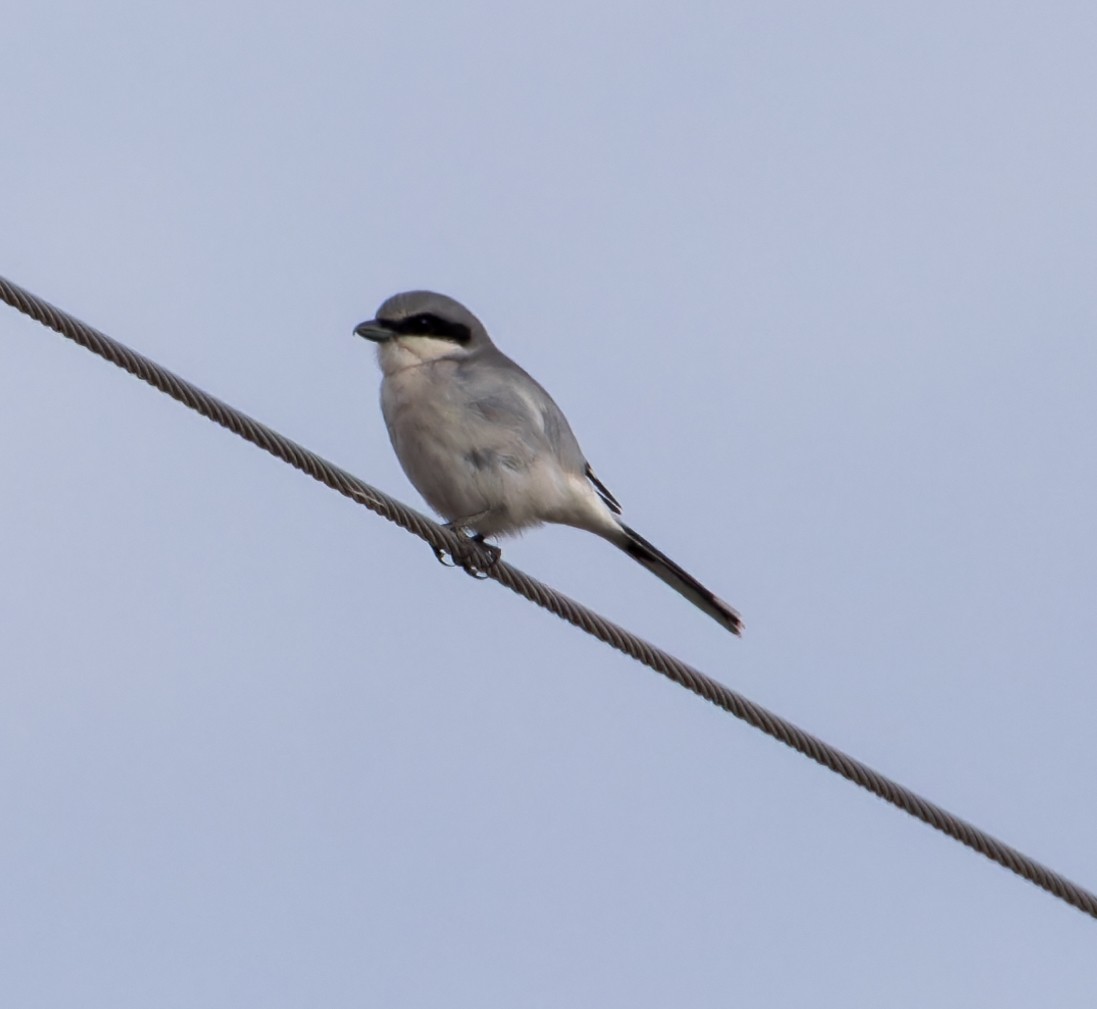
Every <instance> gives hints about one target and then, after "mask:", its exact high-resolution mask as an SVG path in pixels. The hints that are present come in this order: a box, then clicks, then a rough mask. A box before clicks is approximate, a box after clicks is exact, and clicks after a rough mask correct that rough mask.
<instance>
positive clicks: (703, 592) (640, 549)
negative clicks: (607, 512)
mask: <svg viewBox="0 0 1097 1009" xmlns="http://www.w3.org/2000/svg"><path fill="white" fill-rule="evenodd" d="M621 530H622V532H624V534H625V536H626V537H627V538H626V539H625V540H624V541H623V542H622V543H621V549H622V550H624V551H625V553H627V554H628V555H629V556H630V557H631V558H633V560H635V561H637V562H638V563H640V564H642V565H643V566H644V567H645V568H647V569H648V570H649V571H650V572H651V573H652V574H653V575H655V576H656V577H657V578H659V579H661V580H662V581H664V582H666V584H667V585H669V586H670V587H671V588H672V589H674V591H675V592H677V593H679V595H682V596H684V597H685V598H686V599H688V600H689V601H690V602H691V603H693V605H694V606H696V607H697V608H698V609H700V610H703V611H704V612H705V613H707V614H708V615H709V616H710V617H712V619H713V620H715V621H716V622H717V623H719V624H721V625H722V626H724V627H726V628H727V629H728V630H729V631H731V633H732V634H742V632H743V626H744V624H743V621H742V618H741V617H740V616H739V614H738V613H736V612H735V610H734V609H732V608H731V607H730V606H729V605H728V604H727V603H725V602H724V600H723V599H721V598H720V597H719V596H717V595H716V594H715V593H713V592H712V591H710V590H709V589H706V588H705V586H704V585H702V584H701V583H700V582H699V581H698V580H697V579H696V578H694V577H693V575H691V574H690V573H689V572H688V571H686V570H684V569H683V568H681V567H679V566H678V565H677V564H675V563H674V561H672V560H671V559H670V558H669V557H668V556H667V555H666V554H665V553H663V552H662V551H661V550H660V549H659V548H658V547H656V546H654V545H652V544H651V543H649V542H648V541H647V540H646V539H644V537H643V536H641V535H640V534H639V533H638V532H636V530H635V529H630V528H629V527H628V526H626V525H624V524H622V525H621Z"/></svg>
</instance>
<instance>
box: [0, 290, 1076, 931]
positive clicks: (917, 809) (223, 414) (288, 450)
mask: <svg viewBox="0 0 1097 1009" xmlns="http://www.w3.org/2000/svg"><path fill="white" fill-rule="evenodd" d="M0 298H2V299H3V300H4V301H5V302H7V303H8V304H9V305H11V306H12V307H13V308H16V309H18V310H19V311H20V312H22V313H24V314H25V315H28V316H30V317H31V318H32V319H35V320H36V321H38V322H40V323H42V324H43V325H45V326H48V327H49V328H50V329H53V330H55V331H56V332H58V333H60V334H61V335H62V336H65V337H67V338H68V339H70V340H73V341H75V342H76V343H78V344H80V346H81V347H85V348H86V349H88V350H90V351H91V352H92V353H94V354H98V355H99V356H100V357H102V358H105V359H106V360H108V361H110V362H111V363H112V364H116V365H117V366H118V367H119V368H123V369H124V370H126V371H128V372H129V373H130V374H131V375H135V376H136V377H137V378H139V379H141V380H142V381H144V382H147V383H148V384H149V385H151V386H153V387H154V388H156V389H159V390H160V391H161V392H164V393H167V394H168V395H169V396H171V397H172V398H173V399H176V400H178V401H179V402H180V403H183V404H184V405H185V406H188V407H190V408H191V409H192V410H195V411H197V412H198V413H200V414H201V415H202V416H203V417H208V418H209V419H210V420H212V421H214V422H215V423H217V424H220V425H221V426H222V427H224V428H227V429H228V430H229V431H232V432H233V433H234V434H238V435H239V436H240V437H241V438H244V439H246V440H247V441H249V442H251V443H252V444H253V445H257V446H259V448H261V449H264V450H265V451H267V452H269V453H270V454H271V455H273V456H276V457H277V458H279V459H281V460H283V461H284V462H287V463H289V464H290V465H291V466H293V467H294V468H296V469H299V470H301V472H303V473H307V474H308V475H309V476H311V477H312V478H313V479H315V480H318V481H320V483H322V484H325V485H326V486H328V487H330V488H332V489H333V490H336V491H338V492H339V493H340V494H342V495H344V496H345V497H348V498H350V499H351V500H353V501H357V502H358V503H359V504H363V505H365V506H366V507H367V508H369V509H370V510H371V511H373V512H375V513H376V514H378V515H380V516H381V517H382V518H386V519H388V520H389V521H390V522H395V523H396V524H397V525H399V526H401V527H402V528H404V529H406V530H407V531H408V532H410V533H413V534H414V535H416V536H418V537H419V538H420V539H423V540H425V541H426V542H427V543H429V544H430V545H431V547H433V548H434V549H435V550H441V551H444V552H446V553H449V554H450V556H451V557H453V558H454V559H455V560H457V561H458V562H459V563H460V564H462V566H464V567H465V569H466V570H467V571H469V572H470V573H475V572H479V573H483V574H486V575H487V576H488V577H490V578H493V579H494V580H495V581H497V582H499V583H500V584H501V585H504V586H506V587H507V588H508V589H510V590H511V591H513V592H516V593H517V594H518V595H520V596H523V597H524V598H526V599H528V600H530V602H533V603H536V604H537V605H538V606H541V607H542V608H544V609H546V610H548V611H549V612H551V613H555V614H556V615H557V616H558V617H561V618H562V619H564V620H566V621H567V622H568V623H570V624H573V625H574V626H575V627H578V628H580V629H581V630H583V631H586V633H588V634H590V635H592V636H593V637H595V638H597V639H598V640H599V641H602V642H604V643H605V644H607V645H609V646H611V647H612V648H615V649H617V650H618V651H620V652H623V653H624V654H625V655H628V656H630V657H631V658H633V659H636V660H637V661H638V662H641V663H643V664H644V665H646V666H648V667H649V668H650V669H653V670H655V672H657V673H661V674H662V675H663V676H666V677H667V678H668V679H671V680H673V681H674V682H675V683H677V684H679V686H682V687H685V688H686V689H687V690H691V691H693V693H695V694H697V695H699V696H700V697H703V698H704V699H705V700H706V701H710V702H711V703H712V704H715V705H716V706H717V707H719V708H722V709H723V710H724V711H727V712H729V713H730V714H732V715H734V716H735V717H736V718H740V719H742V720H743V721H744V722H746V723H747V724H749V725H752V726H754V727H755V728H756V729H760V730H761V731H762V732H764V733H766V735H769V736H772V737H773V738H774V739H777V740H779V741H780V742H782V743H784V744H785V745H786V746H789V747H791V748H792V749H794V750H796V751H797V752H799V753H802V754H804V755H805V756H807V757H810V758H811V759H812V760H814V761H815V762H816V763H818V764H822V765H823V767H826V768H828V769H829V770H831V771H833V772H835V773H836V774H840V775H841V776H842V777H843V778H846V779H847V780H849V781H852V782H853V783H854V784H856V785H859V786H860V787H861V788H864V789H866V790H868V791H869V792H872V793H873V794H874V795H877V796H879V797H880V798H881V799H884V800H885V801H887V802H890V803H891V804H892V805H894V806H897V807H898V808H899V809H901V810H903V811H904V812H906V813H909V814H910V815H911V816H913V817H916V818H917V819H919V820H921V821H922V822H923V823H927V824H929V826H931V827H933V828H934V829H935V830H939V831H941V832H942V833H944V834H947V835H948V836H949V837H952V838H955V839H956V840H957V841H959V842H960V843H961V844H965V845H967V846H968V847H969V848H972V849H973V850H975V851H977V852H979V853H980V854H982V855H985V856H986V857H987V858H989V859H991V860H992V861H994V862H997V863H998V864H999V865H1001V866H1004V867H1005V868H1006V869H1009V870H1010V871H1011V872H1014V873H1016V874H1017V875H1018V876H1020V877H1022V878H1023V879H1027V880H1028V881H1029V882H1031V883H1034V884H1035V885H1036V886H1038V887H1040V888H1041V889H1043V890H1046V891H1047V892H1048V893H1050V894H1052V895H1053V896H1055V897H1058V898H1059V899H1060V900H1063V901H1065V902H1066V903H1068V904H1070V905H1071V906H1072V907H1075V908H1077V909H1078V910H1080V911H1082V912H1083V913H1085V914H1088V915H1089V916H1090V917H1092V918H1097V895H1095V894H1094V893H1092V892H1090V891H1089V890H1086V889H1084V888H1083V887H1081V886H1079V885H1077V884H1076V883H1073V882H1071V881H1070V880H1069V879H1067V878H1065V877H1064V876H1062V875H1060V874H1059V873H1057V872H1055V871H1053V870H1052V869H1049V868H1048V867H1047V866H1044V865H1041V864H1040V863H1039V862H1037V861H1035V860H1034V859H1031V858H1029V857H1028V856H1027V855H1025V854H1024V853H1023V852H1020V851H1018V850H1017V849H1016V848H1013V847H1011V846H1009V845H1008V844H1005V843H1004V842H1002V841H999V840H998V839H997V838H995V837H993V836H991V835H990V834H988V833H986V832H985V831H983V830H980V829H979V828H978V827H975V826H973V825H972V824H970V823H968V822H967V821H966V820H963V819H961V818H960V817H958V816H954V815H953V814H952V813H950V812H948V810H946V809H942V808H941V807H940V806H938V805H936V804H935V803H932V802H930V801H929V800H928V799H924V798H922V797H921V796H920V795H918V794H917V793H915V792H912V791H911V790H910V789H908V788H905V787H904V786H903V785H900V784H898V783H897V782H895V781H892V780H891V779H890V778H888V777H887V776H885V775H883V774H881V773H880V772H878V771H875V770H873V768H871V767H869V766H868V765H867V764H863V763H862V762H861V761H859V760H855V759H854V758H853V757H850V756H849V755H848V754H845V753H843V752H842V751H841V750H838V749H835V748H834V747H833V746H831V745H829V744H828V743H825V742H823V741H822V740H821V739H818V738H817V737H815V736H813V735H811V734H810V733H808V732H805V731H804V730H803V729H801V728H799V727H798V726H796V725H794V724H792V723H791V722H788V721H786V720H785V719H783V718H781V717H780V716H779V715H776V714H774V713H773V712H771V711H768V710H767V709H766V708H763V707H761V706H760V705H757V704H755V703H754V702H753V701H750V700H748V699H747V698H746V697H744V696H743V695H741V694H739V693H738V692H736V691H734V690H732V689H731V688H730V687H726V686H725V685H724V684H722V683H719V682H717V681H716V680H713V679H711V678H710V677H708V676H706V675H705V674H704V673H701V672H699V671H698V670H696V669H694V668H693V667H692V666H689V665H687V664H686V663H684V662H682V661H680V660H679V659H676V658H675V657H674V656H672V655H670V654H669V653H667V652H664V651H663V650H662V649H660V648H656V647H655V646H654V645H651V644H649V643H648V642H646V641H644V640H643V639H642V638H639V637H637V636H636V635H635V634H632V633H631V632H629V631H626V630H625V629H624V628H622V627H619V626H618V625H617V624H614V623H612V622H611V621H609V620H606V619H605V618H604V617H602V616H600V615H599V614H597V613H595V612H594V611H592V610H589V609H587V607H585V606H583V605H581V604H580V603H577V602H575V601H574V600H573V599H570V598H568V597H567V596H565V595H563V594H561V593H559V592H557V591H556V590H555V589H553V588H551V587H550V586H547V585H545V584H543V583H542V582H539V581H537V579H535V578H531V577H530V576H529V575H527V574H525V572H523V571H520V570H519V569H517V568H514V567H511V565H509V564H507V563H505V562H504V561H502V560H498V561H495V562H494V563H493V562H492V558H491V556H490V555H489V554H488V553H487V551H485V550H483V549H482V548H480V547H479V546H478V545H476V544H475V543H473V542H471V541H470V540H468V539H467V538H466V537H464V536H460V535H458V534H456V533H454V532H453V531H451V530H449V529H446V528H444V527H442V526H440V525H438V524H437V523H436V522H433V521H431V520H430V519H428V518H427V517H426V516H425V515H421V514H420V513H419V512H417V511H415V510H413V509H411V508H408V507H407V506H406V505H404V504H402V503H401V502H399V501H397V500H395V499H394V498H391V497H389V496H388V495H387V494H384V493H383V492H381V491H379V490H377V489H376V488H374V487H371V486H370V485H369V484H366V483H363V482H362V481H361V480H359V479H358V478H357V477H354V476H352V475H351V474H350V473H347V472H346V471H345V470H343V469H340V468H339V467H338V466H335V465H333V464H332V463H330V462H328V461H327V460H326V459H323V458H321V457H320V456H318V455H316V454H315V453H314V452H311V451H309V450H308V449H306V448H304V447H303V446H301V445H298V444H297V443H296V442H294V441H291V440H290V439H289V438H286V437H284V436H283V435H281V434H279V433H278V432H277V431H274V430H272V429H271V428H269V427H267V426H266V425H265V424H261V423H260V422H259V421H257V420H254V419H253V418H251V417H248V416H247V415H245V414H243V413H241V412H240V411H239V410H236V409H234V408H233V407H231V406H229V405H228V404H227V403H224V402H222V401H221V400H219V399H217V398H216V397H214V396H211V395H209V394H208V393H206V392H203V391H202V390H201V389H199V388H198V387H197V386H195V385H192V384H191V383H190V382H187V381H186V380H185V379H182V378H180V377H179V376H178V375H175V374H174V373H172V372H171V371H168V370H167V369H166V368H162V367H161V366H160V365H158V364H156V363H155V362H153V361H151V360H149V359H148V358H147V357H144V356H143V355H141V354H138V353H137V352H136V351H134V350H131V349H130V348H128V347H126V346H124V345H123V344H121V343H118V342H117V341H116V340H113V339H111V338H110V337H109V336H107V335H106V334H104V333H101V332H100V331H99V330H97V329H94V328H93V327H91V326H88V325H86V324H85V323H83V322H80V321H79V320H78V319H75V318H74V317H73V316H71V315H69V314H68V313H66V312H63V311H61V309H59V308H56V307H54V306H53V305H51V304H49V303H48V302H46V301H43V300H42V299H41V298H38V297H37V296H35V295H33V294H31V293H30V292H29V291H27V290H25V289H23V288H21V287H19V286H18V285H16V284H14V283H12V282H11V281H10V280H7V279H6V278H4V277H0Z"/></svg>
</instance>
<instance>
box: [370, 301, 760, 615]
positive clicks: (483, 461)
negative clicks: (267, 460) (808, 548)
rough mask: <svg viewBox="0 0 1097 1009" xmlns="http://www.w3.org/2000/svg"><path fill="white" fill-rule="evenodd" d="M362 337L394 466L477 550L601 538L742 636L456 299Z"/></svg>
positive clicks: (404, 304) (402, 305) (383, 318)
mask: <svg viewBox="0 0 1097 1009" xmlns="http://www.w3.org/2000/svg"><path fill="white" fill-rule="evenodd" d="M354 332H355V334H356V335H358V336H360V337H364V338H365V339H367V340H371V341H373V342H374V343H376V344H377V358H378V363H379V365H380V368H381V374H382V379H381V412H382V414H383V416H384V419H385V426H386V427H387V428H388V433H389V439H390V440H391V442H392V447H393V450H394V451H395V453H396V458H397V459H398V460H399V462H400V465H401V467H402V468H403V470H404V473H405V474H406V475H407V477H408V479H409V480H410V481H411V483H412V485H413V486H414V487H415V489H416V490H417V491H418V492H419V493H420V494H421V495H422V496H423V499H424V500H425V501H426V502H427V504H428V505H430V507H431V508H432V509H434V511H436V512H437V513H438V514H439V515H441V516H442V517H443V518H444V519H446V522H447V525H448V526H449V527H450V528H452V529H454V530H456V531H458V532H462V533H465V534H468V535H471V536H472V537H473V538H474V539H475V540H477V541H478V542H480V543H483V542H484V540H485V539H486V538H488V537H490V538H499V537H505V536H510V535H514V534H516V533H520V532H523V531H525V530H527V529H531V528H534V527H536V526H540V525H542V524H545V523H556V524H560V525H565V526H572V527H574V528H577V529H582V530H585V531H587V532H591V533H594V534H595V535H596V536H600V537H601V538H602V539H604V540H608V541H609V542H610V543H612V544H613V545H614V546H616V547H618V548H619V549H621V550H623V551H624V552H625V553H626V554H628V555H629V557H631V558H632V559H633V560H635V561H637V562H638V563H639V564H641V565H642V566H643V567H645V568H647V570H648V571H650V572H651V573H652V574H654V575H656V577H658V578H660V579H662V581H664V582H665V583H666V584H667V585H669V586H670V587H671V588H672V589H674V590H675V591H676V592H678V593H679V594H681V595H682V596H684V597H685V598H686V599H688V600H689V601H690V602H691V603H693V605H694V606H696V607H697V608H698V609H700V610H701V611H703V612H704V613H706V614H708V616H710V617H712V619H713V620H715V621H716V622H717V623H719V624H720V625H721V626H722V627H724V628H726V629H727V630H729V631H731V632H732V633H733V634H736V635H738V634H741V633H742V630H743V621H742V619H741V618H740V616H739V614H738V613H737V612H736V611H735V610H734V609H733V608H732V607H731V606H729V605H728V604H727V603H726V602H724V601H723V600H722V599H720V598H719V597H718V596H716V595H715V594H714V593H713V592H712V591H711V590H709V589H707V588H706V587H705V586H704V585H702V584H701V583H700V582H699V581H698V580H697V579H696V578H694V577H693V576H692V575H691V574H689V573H688V572H687V571H685V570H684V569H683V568H682V567H680V566H679V565H678V564H676V563H675V562H674V561H672V560H671V559H670V558H669V557H667V555H666V554H664V553H663V552H662V551H661V550H659V549H657V548H656V547H655V546H654V545H652V544H651V543H649V542H648V541H647V540H646V539H644V537H643V536H641V535H640V534H639V533H638V532H636V531H635V530H634V529H631V528H630V527H629V526H627V525H625V523H624V522H623V521H622V519H621V517H620V516H621V514H622V509H621V504H620V502H618V500H617V498H615V497H614V496H613V494H612V493H611V492H610V490H609V488H607V487H606V485H605V484H604V483H602V481H601V480H600V479H599V478H598V476H597V474H596V473H595V472H594V469H593V468H592V467H591V465H590V463H589V462H587V459H586V457H585V456H584V455H583V451H582V449H581V448H580V447H579V442H578V441H577V440H576V437H575V435H574V434H573V433H572V430H571V425H570V424H569V423H568V420H567V418H566V417H565V416H564V413H563V411H562V410H561V409H560V408H559V407H558V406H557V405H556V403H555V401H554V400H553V399H552V397H551V396H550V395H549V394H548V393H547V392H546V391H545V390H544V389H543V388H542V387H541V385H540V384H538V382H537V381H535V380H534V379H533V377H532V376H530V375H529V374H528V373H527V372H526V371H524V370H523V369H522V368H521V367H519V366H518V365H517V364H515V362H514V361H512V360H511V359H510V358H509V357H507V356H506V355H505V354H504V353H503V352H502V351H501V350H499V348H498V347H496V346H495V343H494V342H493V341H492V339H491V337H490V336H489V335H488V331H487V329H486V328H485V327H484V324H483V323H482V322H481V321H480V320H479V319H478V318H477V317H476V316H475V315H473V313H472V312H471V311H469V309H467V308H466V307H465V306H464V305H462V304H461V303H460V302H459V301H456V300H454V299H453V298H451V297H448V296H447V295H444V294H438V293H436V292H434V291H405V292H402V293H400V294H394V295H393V296H392V297H390V298H388V299H386V300H385V301H384V302H383V303H382V304H381V306H380V308H378V310H377V313H376V315H375V317H374V318H372V319H370V320H368V321H366V322H362V323H360V324H359V325H358V326H356V327H355V329H354ZM485 545H486V544H485ZM494 556H495V557H498V550H496V551H495V553H494Z"/></svg>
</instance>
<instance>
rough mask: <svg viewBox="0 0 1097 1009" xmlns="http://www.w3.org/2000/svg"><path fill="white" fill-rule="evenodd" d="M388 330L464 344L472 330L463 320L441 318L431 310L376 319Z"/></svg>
mask: <svg viewBox="0 0 1097 1009" xmlns="http://www.w3.org/2000/svg"><path fill="white" fill-rule="evenodd" d="M377 321H378V322H379V323H380V324H381V325H382V326H384V327H385V329H387V330H389V332H392V333H396V334H397V335H399V336H429V337H432V338H433V339H435V340H449V341H451V342H452V343H459V344H465V343H468V342H469V340H470V339H472V332H471V331H470V330H469V328H468V326H466V325H465V324H464V323H463V322H452V321H450V320H449V319H443V318H441V316H437V315H435V314H434V313H433V312H420V313H419V314H418V315H409V316H407V318H404V319H378V320H377Z"/></svg>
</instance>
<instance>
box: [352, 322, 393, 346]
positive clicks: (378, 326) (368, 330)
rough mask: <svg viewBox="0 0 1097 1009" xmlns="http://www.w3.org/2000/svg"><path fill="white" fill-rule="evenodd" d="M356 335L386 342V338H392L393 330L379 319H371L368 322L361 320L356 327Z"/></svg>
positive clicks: (376, 341) (378, 341)
mask: <svg viewBox="0 0 1097 1009" xmlns="http://www.w3.org/2000/svg"><path fill="white" fill-rule="evenodd" d="M354 332H355V335H356V336H364V337H365V338H366V339H367V340H372V341H373V342H374V343H384V342H385V341H386V340H391V339H392V330H391V329H389V328H388V327H387V326H385V324H384V323H382V322H378V320H377V319H370V320H369V321H368V322H360V323H359V324H358V325H357V326H355V327H354Z"/></svg>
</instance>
